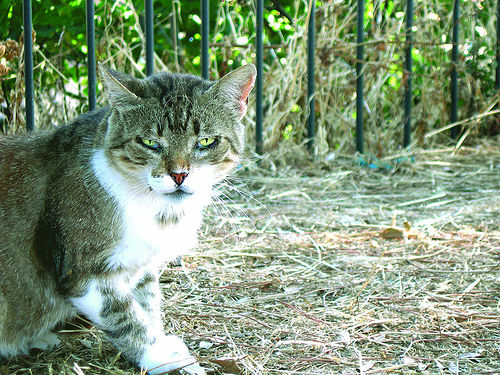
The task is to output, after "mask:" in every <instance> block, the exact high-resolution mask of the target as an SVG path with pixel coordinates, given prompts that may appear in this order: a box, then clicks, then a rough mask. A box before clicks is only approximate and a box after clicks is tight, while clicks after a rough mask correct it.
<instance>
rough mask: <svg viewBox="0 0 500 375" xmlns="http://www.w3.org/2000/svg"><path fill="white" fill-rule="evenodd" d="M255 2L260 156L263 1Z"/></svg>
mask: <svg viewBox="0 0 500 375" xmlns="http://www.w3.org/2000/svg"><path fill="white" fill-rule="evenodd" d="M256 1H257V11H256V13H257V14H256V24H257V25H256V26H257V28H256V29H257V30H256V31H257V32H256V35H255V39H256V60H257V61H256V65H257V79H256V82H255V89H256V91H257V92H256V94H257V102H256V112H257V113H256V116H255V151H256V152H257V154H259V155H262V152H263V150H262V145H263V144H262V143H263V141H262V119H263V111H262V74H263V71H262V70H263V69H262V66H263V44H262V34H263V33H264V28H263V23H264V0H256Z"/></svg>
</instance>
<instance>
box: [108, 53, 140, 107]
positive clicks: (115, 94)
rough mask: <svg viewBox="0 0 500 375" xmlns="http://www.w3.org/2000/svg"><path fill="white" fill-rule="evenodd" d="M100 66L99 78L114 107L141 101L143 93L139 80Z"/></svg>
mask: <svg viewBox="0 0 500 375" xmlns="http://www.w3.org/2000/svg"><path fill="white" fill-rule="evenodd" d="M98 66H99V78H100V80H101V82H102V84H103V86H104V91H105V93H106V95H107V97H108V101H109V104H110V105H111V106H112V107H115V106H117V105H120V104H126V103H131V102H137V101H138V100H139V98H140V96H141V91H142V87H141V86H140V81H139V80H136V79H134V78H132V77H129V76H127V75H125V74H123V73H119V72H117V71H114V70H112V69H109V68H106V67H105V66H104V65H102V64H101V63H98Z"/></svg>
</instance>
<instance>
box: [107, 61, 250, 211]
mask: <svg viewBox="0 0 500 375" xmlns="http://www.w3.org/2000/svg"><path fill="white" fill-rule="evenodd" d="M100 75H101V80H102V82H103V85H104V88H105V92H106V94H107V97H108V101H109V104H110V107H111V115H110V117H109V120H108V126H107V131H106V137H105V140H104V151H105V155H106V157H107V159H108V162H109V164H110V165H111V166H112V167H113V168H114V169H115V170H116V171H118V172H119V173H120V174H121V175H122V176H123V177H124V178H125V180H126V181H129V182H130V186H133V187H134V189H136V190H137V193H145V194H149V195H157V196H159V197H161V199H165V201H166V202H167V203H170V204H172V205H176V204H181V203H182V202H184V201H186V200H190V199H191V197H192V196H195V195H198V194H204V195H207V192H210V191H211V189H212V187H213V185H214V184H216V183H217V182H219V181H220V180H222V179H223V178H224V177H226V176H227V174H228V173H229V172H230V171H231V170H232V169H233V168H234V167H235V166H236V165H237V163H238V162H239V160H240V157H241V155H242V152H243V148H244V144H243V138H244V128H243V125H242V123H241V120H242V118H243V116H244V114H245V112H246V107H247V105H246V103H247V97H248V95H249V93H250V91H251V90H252V88H253V85H254V82H255V76H256V70H255V67H254V66H253V65H246V66H242V67H240V68H239V69H236V70H234V71H233V72H231V73H229V74H227V75H226V76H224V77H223V78H221V79H220V80H218V81H217V82H210V81H206V80H204V79H201V78H198V77H194V76H191V75H184V74H170V73H160V74H156V75H153V76H151V77H148V78H145V79H136V78H133V77H129V76H126V75H124V74H121V73H118V72H115V71H112V70H109V69H107V68H104V67H102V66H101V67H100Z"/></svg>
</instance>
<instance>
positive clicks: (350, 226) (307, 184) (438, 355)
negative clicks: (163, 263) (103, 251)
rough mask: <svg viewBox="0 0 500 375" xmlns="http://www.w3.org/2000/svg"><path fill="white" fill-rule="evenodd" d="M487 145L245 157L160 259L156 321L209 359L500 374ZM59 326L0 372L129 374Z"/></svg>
mask: <svg viewBox="0 0 500 375" xmlns="http://www.w3.org/2000/svg"><path fill="white" fill-rule="evenodd" d="M498 145H499V144H498V142H496V143H491V144H484V145H482V146H481V147H477V148H463V149H462V150H461V151H460V152H459V153H458V154H457V155H455V156H454V157H451V156H450V150H438V151H433V152H429V151H426V152H420V153H417V154H415V155H413V156H414V160H412V159H406V160H400V161H399V163H397V167H396V168H394V169H392V170H390V171H384V170H380V169H378V170H372V169H370V168H367V167H360V166H359V165H357V160H356V159H353V158H341V157H339V158H338V159H337V160H336V161H334V162H332V163H323V164H318V163H316V164H311V165H305V163H304V167H303V168H301V169H299V168H297V167H295V168H289V169H287V170H285V169H277V170H276V171H274V172H272V171H270V170H271V169H272V168H270V167H272V166H271V164H270V163H269V161H267V160H263V161H262V162H261V164H260V166H258V165H256V164H254V163H248V165H247V166H246V167H245V168H244V169H243V170H241V171H240V172H239V173H238V174H237V177H235V178H234V179H232V182H233V186H234V187H232V188H226V189H225V190H224V194H225V195H226V196H225V197H224V196H221V199H222V200H223V202H224V203H223V204H217V205H214V206H213V207H211V208H210V209H209V210H208V212H207V215H206V225H205V226H204V227H203V230H202V233H201V243H200V246H199V249H198V250H197V251H196V253H195V254H194V255H193V256H190V257H186V258H185V259H184V266H183V267H169V268H168V269H167V270H166V271H165V273H164V276H163V278H162V281H163V284H162V285H163V290H164V294H165V311H166V317H165V327H166V330H167V331H169V332H172V333H176V334H179V335H181V336H182V337H183V338H184V339H185V340H186V342H187V343H188V345H189V346H190V347H191V348H192V349H193V350H194V351H195V352H196V353H197V355H198V356H199V358H200V360H201V361H202V363H203V364H204V365H205V366H206V368H208V369H211V370H212V371H211V373H213V374H224V373H241V374H304V375H305V374H307V375H312V374H385V373H399V374H498V373H499V372H500V299H499V296H500V220H499V211H500V196H499V194H498V187H499V185H500V181H499V169H500V153H499V147H498ZM383 163H386V164H391V165H393V166H394V165H396V164H395V160H393V161H390V160H384V161H382V162H380V164H383ZM235 189H238V190H241V191H242V193H237V192H236V191H234V190H235ZM248 194H251V196H248ZM61 337H62V339H63V342H62V345H61V346H60V347H59V348H57V349H56V350H55V351H53V352H50V353H39V354H38V355H37V356H36V357H32V358H27V357H24V358H19V359H17V360H15V361H10V362H9V363H7V364H6V365H4V366H3V367H1V366H0V374H2V375H5V374H65V375H69V374H81V373H84V374H87V375H90V374H115V375H129V374H137V373H138V371H136V370H134V369H133V367H131V366H130V365H129V364H128V363H127V362H126V361H125V360H124V359H123V358H121V356H120V354H119V353H117V351H116V350H115V349H113V347H112V346H111V345H110V344H109V343H107V342H106V341H105V339H104V338H103V335H102V334H101V333H100V332H98V331H97V330H95V329H90V330H89V329H82V330H80V331H78V330H77V331H74V332H72V333H62V334H61ZM77 367H78V368H80V370H77Z"/></svg>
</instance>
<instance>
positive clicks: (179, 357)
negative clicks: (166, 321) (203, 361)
mask: <svg viewBox="0 0 500 375" xmlns="http://www.w3.org/2000/svg"><path fill="white" fill-rule="evenodd" d="M139 365H140V366H141V367H142V368H143V369H145V370H146V371H147V373H148V374H150V375H160V374H166V373H167V372H171V371H177V372H179V373H180V374H182V375H205V370H203V368H202V367H201V366H200V365H199V364H198V363H197V362H196V359H195V358H194V357H193V356H191V355H190V354H189V350H188V348H187V346H186V345H185V344H184V342H183V341H182V340H181V339H180V338H179V337H177V336H174V335H172V336H163V337H160V338H159V339H158V340H156V342H155V343H154V344H152V345H149V346H148V347H147V348H146V350H145V352H144V355H143V356H142V358H141V360H140V362H139Z"/></svg>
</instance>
